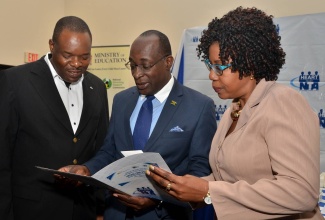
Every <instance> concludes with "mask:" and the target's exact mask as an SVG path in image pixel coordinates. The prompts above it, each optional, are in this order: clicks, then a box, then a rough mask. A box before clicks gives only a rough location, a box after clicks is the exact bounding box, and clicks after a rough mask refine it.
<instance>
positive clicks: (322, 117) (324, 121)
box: [318, 109, 325, 128]
mask: <svg viewBox="0 0 325 220" xmlns="http://www.w3.org/2000/svg"><path fill="white" fill-rule="evenodd" d="M318 117H319V125H320V127H321V128H325V113H324V111H323V109H320V110H319V112H318Z"/></svg>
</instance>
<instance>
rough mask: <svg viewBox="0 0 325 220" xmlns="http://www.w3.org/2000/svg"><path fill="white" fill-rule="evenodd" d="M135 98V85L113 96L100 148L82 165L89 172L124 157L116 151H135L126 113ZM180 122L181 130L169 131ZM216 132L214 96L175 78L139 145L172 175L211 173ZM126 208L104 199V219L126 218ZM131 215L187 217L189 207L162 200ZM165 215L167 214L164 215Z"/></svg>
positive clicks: (146, 218) (143, 219)
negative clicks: (155, 155) (159, 159)
mask: <svg viewBox="0 0 325 220" xmlns="http://www.w3.org/2000/svg"><path fill="white" fill-rule="evenodd" d="M138 98H139V92H138V90H137V88H136V87H132V88H129V89H126V90H124V91H122V92H120V93H118V94H116V95H115V96H114V101H113V108H112V115H111V120H110V125H109V129H108V134H107V136H106V138H105V143H104V145H103V147H102V148H101V149H100V151H98V153H97V154H96V156H95V157H94V158H92V160H90V161H89V162H87V163H85V165H86V166H87V167H88V168H89V169H90V171H91V173H94V172H97V171H98V170H99V169H101V168H102V167H104V166H105V165H107V164H109V163H111V162H113V161H115V160H117V159H120V158H121V157H123V155H122V154H121V151H127V150H134V146H133V141H132V131H131V128H130V117H131V114H132V112H133V110H134V108H135V106H136V103H137V100H138ZM177 126H178V127H179V128H181V129H182V130H183V132H174V131H173V130H172V129H173V128H175V127H177ZM215 131H216V118H215V110H214V103H213V100H212V99H210V98H209V97H207V96H205V95H203V94H201V93H199V92H197V91H195V90H193V89H190V88H188V87H185V86H183V85H181V84H180V83H178V82H177V81H176V80H175V83H174V86H173V88H172V90H171V92H170V94H169V96H168V98H167V100H166V103H165V105H164V108H163V110H162V112H161V114H160V117H159V119H158V121H157V124H156V126H155V128H154V130H153V131H152V134H151V135H150V138H149V140H148V142H147V144H146V145H145V147H144V151H146V152H158V153H160V154H161V155H162V157H163V158H164V160H165V161H166V163H167V164H168V166H169V168H170V169H171V170H172V172H173V173H175V174H177V175H185V174H192V175H195V176H205V175H208V174H210V172H211V170H210V166H209V159H208V156H209V151H210V146H211V142H212V138H213V136H214V133H215ZM125 213H126V209H125V206H123V205H121V204H120V203H119V202H118V201H117V200H116V199H115V198H114V197H110V198H109V199H108V209H107V210H106V212H105V219H106V218H107V219H114V220H120V219H125ZM133 214H134V217H135V219H141V220H155V219H177V220H182V219H189V218H190V217H191V214H192V213H191V210H188V209H186V208H183V207H179V206H175V205H171V204H166V203H163V206H162V207H161V208H159V209H155V208H153V209H149V210H146V211H144V212H137V213H133ZM167 216H168V217H169V218H168V217H167Z"/></svg>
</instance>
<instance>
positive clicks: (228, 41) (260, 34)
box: [197, 7, 285, 82]
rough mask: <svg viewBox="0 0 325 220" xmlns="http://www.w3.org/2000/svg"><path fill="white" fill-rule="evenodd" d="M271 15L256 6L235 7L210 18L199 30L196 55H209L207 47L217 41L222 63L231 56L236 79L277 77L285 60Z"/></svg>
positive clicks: (205, 56)
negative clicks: (201, 29) (205, 26)
mask: <svg viewBox="0 0 325 220" xmlns="http://www.w3.org/2000/svg"><path fill="white" fill-rule="evenodd" d="M272 19H273V16H268V15H266V14H265V12H263V11H261V10H259V9H257V8H242V7H238V8H236V9H235V10H233V11H230V12H228V13H227V14H226V15H224V16H223V17H222V18H220V19H218V18H215V19H213V20H212V21H211V22H210V23H209V25H208V29H207V30H204V31H203V35H202V37H201V39H200V42H201V43H200V44H199V45H198V48H197V54H198V57H199V58H203V60H205V59H208V58H209V47H210V46H211V44H212V43H215V42H218V43H219V46H220V54H219V56H220V60H221V61H222V63H223V64H225V63H227V62H228V60H229V58H231V59H232V62H231V64H232V66H231V69H232V71H233V72H234V71H239V78H240V79H242V77H243V76H250V75H252V74H253V75H254V78H255V79H256V80H257V82H259V81H260V80H261V79H263V78H264V79H265V80H266V81H269V80H277V79H278V74H279V72H280V69H281V68H282V66H283V64H284V63H285V52H284V51H283V49H282V48H281V43H280V39H281V37H280V36H279V35H278V33H277V30H276V26H275V25H274V23H273V20H272Z"/></svg>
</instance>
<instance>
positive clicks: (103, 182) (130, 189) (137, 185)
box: [36, 152, 189, 206]
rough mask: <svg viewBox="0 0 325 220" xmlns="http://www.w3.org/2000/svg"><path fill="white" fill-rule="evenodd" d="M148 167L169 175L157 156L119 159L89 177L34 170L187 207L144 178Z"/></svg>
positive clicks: (146, 177) (148, 155)
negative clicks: (161, 170)
mask: <svg viewBox="0 0 325 220" xmlns="http://www.w3.org/2000/svg"><path fill="white" fill-rule="evenodd" d="M149 165H154V166H158V167H160V168H162V169H164V170H167V171H169V172H171V171H170V169H169V167H168V165H167V164H166V162H165V161H164V159H163V158H162V157H161V155H160V154H159V153H151V152H144V153H141V154H134V155H131V156H127V157H123V158H121V159H119V160H117V161H115V162H113V163H111V164H109V165H107V166H106V167H104V168H103V169H101V170H99V171H98V172H97V173H95V174H94V175H92V176H82V175H78V174H73V173H65V172H61V171H58V170H53V169H49V168H45V167H39V166H36V167H37V168H39V169H41V170H43V171H47V172H51V173H53V174H58V175H61V176H64V177H67V178H70V179H72V180H77V181H80V182H82V183H84V184H87V185H92V186H97V187H100V188H107V189H109V190H112V191H118V192H119V191H120V192H122V193H125V194H128V195H131V196H138V197H147V198H152V199H157V200H162V201H165V202H170V203H174V204H177V205H180V206H188V205H189V204H188V203H185V202H180V201H178V200H177V199H175V198H174V197H172V196H171V195H169V194H168V193H167V192H166V191H165V190H164V189H162V188H161V187H159V186H158V185H157V184H156V183H155V182H154V181H153V180H152V179H151V178H149V177H148V176H147V175H146V173H145V171H146V170H148V169H149Z"/></svg>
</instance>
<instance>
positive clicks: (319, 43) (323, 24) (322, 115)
mask: <svg viewBox="0 0 325 220" xmlns="http://www.w3.org/2000/svg"><path fill="white" fill-rule="evenodd" d="M274 23H275V24H276V27H277V31H278V33H279V34H280V36H281V44H282V47H283V49H284V51H285V52H286V64H285V65H284V67H283V68H282V69H281V72H280V74H279V79H278V80H277V82H279V83H283V84H286V85H288V86H290V87H292V88H293V89H295V90H297V91H298V92H300V93H301V94H302V95H303V96H304V97H305V98H306V99H307V100H308V101H309V103H310V105H311V106H312V108H313V109H314V111H315V112H316V113H317V114H318V116H319V122H320V123H319V126H320V133H321V151H320V161H321V166H320V168H321V172H325V86H324V85H325V82H324V81H325V73H324V64H325V38H324V36H325V13H319V14H310V15H299V16H290V17H282V18H274ZM206 28H207V27H194V28H189V29H186V30H184V32H183V35H182V38H181V44H180V47H179V50H178V53H177V56H176V59H175V64H174V67H173V70H172V73H173V75H174V76H175V77H177V79H178V81H180V82H181V83H183V84H184V85H186V86H188V87H191V88H193V89H196V90H198V91H200V92H202V93H204V94H206V95H207V96H209V97H211V98H212V99H213V100H214V102H215V106H216V120H217V122H219V120H220V118H221V117H222V115H223V113H224V112H225V109H226V108H227V107H228V106H229V104H230V102H231V100H226V101H225V100H221V99H219V98H218V95H217V94H216V93H215V92H214V90H213V89H212V86H211V82H210V80H209V78H208V74H209V72H208V70H207V69H206V67H205V64H204V63H203V62H201V61H200V60H199V59H198V58H197V51H196V48H197V45H198V44H199V39H200V37H201V34H202V31H203V30H204V29H206ZM283 147H285V146H283Z"/></svg>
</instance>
